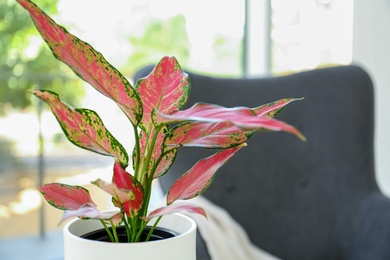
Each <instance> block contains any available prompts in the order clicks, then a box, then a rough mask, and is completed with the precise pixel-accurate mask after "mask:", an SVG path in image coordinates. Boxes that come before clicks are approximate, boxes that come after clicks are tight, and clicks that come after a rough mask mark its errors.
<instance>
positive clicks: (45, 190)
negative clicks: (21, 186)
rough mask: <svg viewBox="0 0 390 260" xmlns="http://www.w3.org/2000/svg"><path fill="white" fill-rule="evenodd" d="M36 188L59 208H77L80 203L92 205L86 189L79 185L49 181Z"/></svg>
mask: <svg viewBox="0 0 390 260" xmlns="http://www.w3.org/2000/svg"><path fill="white" fill-rule="evenodd" d="M38 190H39V191H40V192H41V193H42V195H43V197H44V198H45V200H46V201H47V202H48V203H49V204H50V205H52V206H53V207H55V208H57V209H61V210H77V209H79V208H80V207H81V206H82V205H85V204H89V205H94V204H95V203H94V202H93V201H92V199H91V196H90V195H89V192H88V190H86V189H85V188H83V187H80V186H71V185H66V184H61V183H49V184H45V185H43V186H41V187H40V188H38Z"/></svg>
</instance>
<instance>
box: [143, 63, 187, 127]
mask: <svg viewBox="0 0 390 260" xmlns="http://www.w3.org/2000/svg"><path fill="white" fill-rule="evenodd" d="M136 88H137V90H138V93H139V95H140V97H141V100H142V105H143V118H142V121H141V125H142V126H143V128H144V130H145V131H146V132H148V129H149V127H150V125H151V124H152V118H151V114H152V111H153V109H158V110H159V111H161V112H162V113H165V114H170V113H172V112H173V111H176V110H179V109H181V108H182V107H183V106H184V105H185V103H186V102H187V99H188V93H189V91H190V82H189V78H188V75H187V74H186V73H184V72H183V71H182V70H181V68H180V66H179V64H178V62H177V61H176V59H175V58H173V57H164V58H162V59H161V61H160V62H159V63H158V64H157V65H156V67H155V68H154V69H153V71H152V72H151V73H150V75H149V76H147V77H146V78H143V79H140V80H139V81H138V82H137V85H136Z"/></svg>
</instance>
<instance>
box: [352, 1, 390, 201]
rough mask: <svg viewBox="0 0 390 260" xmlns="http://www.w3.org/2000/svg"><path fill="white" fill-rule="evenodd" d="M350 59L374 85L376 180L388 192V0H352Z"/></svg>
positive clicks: (389, 21) (389, 76) (389, 84)
mask: <svg viewBox="0 0 390 260" xmlns="http://www.w3.org/2000/svg"><path fill="white" fill-rule="evenodd" d="M353 42H354V44H353V45H354V46H353V62H354V63H357V64H359V65H362V66H363V67H364V68H365V69H366V70H367V71H368V72H369V73H370V74H371V77H372V79H373V81H374V85H375V101H376V106H375V109H376V115H375V116H376V125H375V127H376V132H375V145H376V148H375V153H376V154H375V156H376V172H377V180H378V182H379V186H380V188H381V189H382V191H383V192H384V193H385V194H387V195H390V1H389V0H374V1H367V0H355V4H354V37H353Z"/></svg>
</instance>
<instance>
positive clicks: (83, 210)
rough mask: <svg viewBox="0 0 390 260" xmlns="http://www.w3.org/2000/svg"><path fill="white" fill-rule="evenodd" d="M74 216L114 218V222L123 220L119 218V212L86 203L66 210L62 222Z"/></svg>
mask: <svg viewBox="0 0 390 260" xmlns="http://www.w3.org/2000/svg"><path fill="white" fill-rule="evenodd" d="M72 217H79V218H82V219H102V220H105V221H107V220H111V219H112V220H113V223H114V224H117V223H118V222H119V223H120V222H121V221H122V219H120V220H119V219H118V213H112V212H101V211H100V210H98V209H97V208H96V206H95V205H93V204H84V205H82V206H81V207H80V208H78V209H76V210H65V212H64V214H63V215H62V219H61V222H63V221H65V220H67V219H69V218H72Z"/></svg>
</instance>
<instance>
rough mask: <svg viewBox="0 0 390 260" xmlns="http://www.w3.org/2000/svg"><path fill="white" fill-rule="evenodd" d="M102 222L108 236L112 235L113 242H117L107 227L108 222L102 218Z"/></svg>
mask: <svg viewBox="0 0 390 260" xmlns="http://www.w3.org/2000/svg"><path fill="white" fill-rule="evenodd" d="M100 222H101V223H102V224H103V227H104V229H105V230H106V232H107V234H108V236H109V237H110V240H111V242H113V243H114V242H115V239H114V237H113V236H112V233H111V231H110V229H109V228H108V227H107V225H106V222H104V220H103V219H101V220H100Z"/></svg>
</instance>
